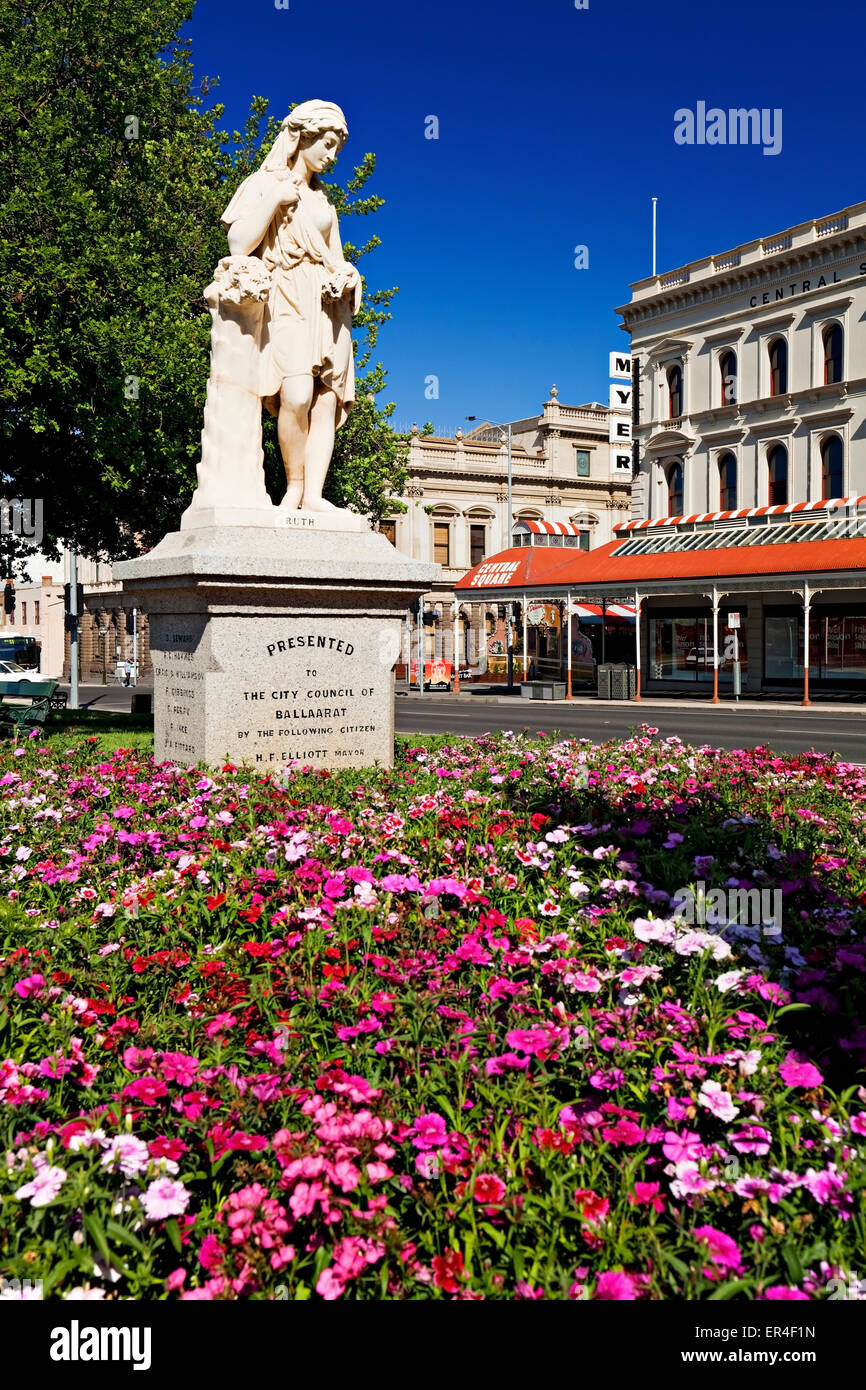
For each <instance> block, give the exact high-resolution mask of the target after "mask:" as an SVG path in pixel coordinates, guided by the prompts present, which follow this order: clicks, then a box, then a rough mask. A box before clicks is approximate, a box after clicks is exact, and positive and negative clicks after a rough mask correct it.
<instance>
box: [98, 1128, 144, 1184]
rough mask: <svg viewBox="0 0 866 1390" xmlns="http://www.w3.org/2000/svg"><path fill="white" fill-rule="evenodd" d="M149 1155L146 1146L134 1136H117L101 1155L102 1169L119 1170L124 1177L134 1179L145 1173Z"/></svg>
mask: <svg viewBox="0 0 866 1390" xmlns="http://www.w3.org/2000/svg"><path fill="white" fill-rule="evenodd" d="M149 1165H150V1154H149V1153H148V1149H147V1145H146V1144H145V1143H143V1142H142V1140H141V1139H136V1137H135V1135H134V1134H118V1135H117V1137H116V1138H114V1139H112V1140H111V1142H110V1143H109V1144H108V1145H107V1147H106V1150H105V1153H104V1154H103V1155H102V1166H103V1168H112V1167H114V1168H119V1169H120V1171H121V1173H123V1175H124V1177H127V1178H134V1177H137V1176H138V1174H139V1173H144V1172H146V1171H147V1168H148V1166H149Z"/></svg>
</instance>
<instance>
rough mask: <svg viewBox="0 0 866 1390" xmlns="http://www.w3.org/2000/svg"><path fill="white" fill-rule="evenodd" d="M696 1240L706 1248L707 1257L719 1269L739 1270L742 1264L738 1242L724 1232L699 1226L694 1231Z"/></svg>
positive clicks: (713, 1227) (710, 1227)
mask: <svg viewBox="0 0 866 1390" xmlns="http://www.w3.org/2000/svg"><path fill="white" fill-rule="evenodd" d="M694 1236H695V1240H697V1241H699V1242H700V1244H701V1245H703V1246H704V1248H705V1250H706V1253H707V1255H708V1256H709V1258H710V1260H711V1261H712V1262H713V1264H714V1265H717V1266H718V1267H719V1269H739V1268H740V1266H741V1264H742V1256H741V1255H740V1250H739V1246H738V1245H737V1243H736V1241H734V1240H731V1237H730V1236H726V1235H725V1233H724V1231H717V1230H716V1228H715V1226H697V1227H695V1231H694Z"/></svg>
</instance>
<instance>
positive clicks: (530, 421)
mask: <svg viewBox="0 0 866 1390" xmlns="http://www.w3.org/2000/svg"><path fill="white" fill-rule="evenodd" d="M610 418H611V412H610V410H609V408H608V407H607V406H606V405H600V404H598V403H596V402H591V403H590V404H587V405H579V406H572V405H565V404H563V403H562V402H561V401H560V400H559V393H558V391H557V389H556V387H555V386H553V387H551V390H550V394H549V396H548V399H547V400H546V401H545V402H544V404H543V406H542V409H541V412H540V414H538V415H531V416H528V417H524V418H523V419H520V420H513V421H511V422H510V423H511V453H512V466H511V472H512V515H511V517H509V516H508V449H507V435H506V425H505V424H496V425H493V424H491V423H490V422H484V423H482V424H480V425H478V426H477V427H476V428H475V429H473V430H472V431H471V432H470V433H468V434H465V435H464V433H463V432H462V431H461V430H457V432H456V434H454V435H453V436H451V437H450V438H446V437H442V436H437V435H422V434H420V433H419V432H418V431H417V429H415V428H413V433H412V439H411V444H410V450H409V466H408V480H407V485H406V492H405V495H404V497H403V498H402V499H401V500H402V502H403V504H404V505H405V507H406V511H405V513H401V514H398V513H396V512H395V513H394V515H393V516H392V517H391V518H387V519H385V520H384V521H383V522H382V524H381V529H382V531H384V532H385V534H386V535H387V536H388V538H389V539H390V540H391V541H392V543H393V544H394V545H395V546H396V548H397V549H398V550H399V551H401V552H402V553H403V554H405V555H411V556H412V557H413V558H415V559H418V560H433V561H435V562H437V563H439V564H440V565H441V566H442V572H441V578H440V579H439V581H438V582H437V583H436V584H435V585H434V587H433V588H432V589H431V591H430V592H429V593H428V594H427V595H425V598H424V609H425V617H426V621H425V632H424V641H423V646H424V650H425V655H426V657H427V658H433V657H442V658H443V659H444V660H446V661H452V660H453V658H454V647H455V626H456V634H457V658H458V664H459V665H461V666H464V667H470V666H471V667H473V668H478V667H480V668H481V669H484V668H485V667H486V666H487V657H488V648H490V649H491V650H493V649H497V648H498V647H503V648H504V646H505V644H506V641H507V638H506V632H505V622H506V613H505V611H504V607H503V606H502V605H497V604H484V603H470V602H467V601H466V600H465V598H464V600H462V601H461V602H460V604H459V607H455V594H454V585H455V584H456V582H457V581H458V579H460V578H461V577H462V576H463V575H464V574H465V573H466V571H467V570H468V569H470V568H471V567H472V566H474V565H476V564H479V563H480V562H481V561H482V560H483V559H484V558H485V556H488V555H492V554H495V553H496V552H497V551H500V550H504V549H506V548H507V547H508V546H509V545H510V544H511V528H512V525H513V524H514V523H515V522H517V521H521V520H524V521H546V522H559V523H565V524H566V525H567V526H569V527H577V528H578V532H579V537H580V546H581V548H583V549H586V550H590V549H593V548H595V547H596V546H598V545H603V544H605V542H607V541H609V540H610V539H611V537H612V535H613V528H614V527H615V526H616V525H618V524H619V523H620V522H622V521H625V520H626V519H627V518H628V516H629V514H630V505H631V499H630V493H631V476H630V475H628V476H626V477H625V478H623V476H622V475H619V476H612V475H611V471H610V442H609V432H610ZM506 423H507V422H506ZM455 619H456V625H455ZM416 635H417V629H416V628H413V626H412V625H411V624H408V623H407V626H406V630H405V633H404V636H405V644H406V650H407V651H408V649H409V644H410V642H411V654H412V657H413V658H414V657H415V656H416V655H417V650H418V646H417V641H416ZM494 664H495V663H494ZM499 664H501V663H499Z"/></svg>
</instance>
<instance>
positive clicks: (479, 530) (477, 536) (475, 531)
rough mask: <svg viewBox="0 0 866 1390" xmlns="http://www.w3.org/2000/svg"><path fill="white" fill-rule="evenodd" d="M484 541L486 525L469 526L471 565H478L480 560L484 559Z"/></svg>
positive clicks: (485, 539)
mask: <svg viewBox="0 0 866 1390" xmlns="http://www.w3.org/2000/svg"><path fill="white" fill-rule="evenodd" d="M486 541H487V527H486V526H477V525H475V526H470V527H469V563H470V565H472V566H473V567H474V566H475V565H480V564H481V561H482V560H483V559H484V551H485V549H486Z"/></svg>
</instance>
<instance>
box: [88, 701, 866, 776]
mask: <svg viewBox="0 0 866 1390" xmlns="http://www.w3.org/2000/svg"><path fill="white" fill-rule="evenodd" d="M64 688H66V689H68V687H64ZM138 690H139V693H141V694H151V693H152V687H151V686H149V685H142V686H139V687H138ZM133 693H134V692H133V690H132V689H125V688H124V687H123V686H117V685H109V686H104V685H82V686H81V687H80V700H81V707H82V709H94V710H102V711H104V712H106V713H108V712H111V713H117V714H121V713H122V714H128V713H129V711H130V707H131V704H132V695H133ZM395 724H396V730H397V732H398V733H400V734H439V733H443V734H444V733H451V734H456V735H465V736H467V737H471V736H472V735H474V734H481V733H485V732H487V731H488V730H490V729H515V730H516V729H524V728H526V729H531V730H534V731H538V730H540V729H543V730H544V731H545V733H551V732H553V731H554V730H558V731H561V732H562V733H565V734H574V735H576V736H577V737H579V738H591V739H594V740H596V741H599V742H603V741H604V740H605V739H608V738H615V737H616V736H617V735H624V734H628V732H629V731H630V730H631V729H633V728H636V727H637V725H639V724H650V725H652V726H653V728H657V729H658V730H659V731H660V732H661V733H662V734H677V735H679V737H680V738H681V739H683V740H684V741H685V742H686V743H695V744H701V743H715V744H718V745H719V747H721V748H743V747H752V746H753V745H755V744H764V745H766V746H768V747H770V748H772V749H774V750H775V751H776V752H777V753H805V752H808V751H809V749H811V748H816V749H818V750H819V751H820V752H823V753H832V752H836V753H838V754H839V756H840V757H842V758H844V759H846V760H847V761H849V762H855V763H866V711H864V710H858V711H855V710H847V709H839V707H838V706H836V707H828V706H823V707H822V706H821V705H815V706H813V707H812V708H811V709H808V710H805V709H802V708H801V706H800V705H794V704H792V705H785V706H778V705H777V706H774V707H770V708H767V707H765V706H761V705H757V704H750V703H749V702H747V701H744V702H743V703H742V704H741V705H739V706H735V705H733V704H732V703H730V702H725V703H723V704H721V705H717V706H711V705H696V704H691V703H689V704H685V703H683V704H675V703H674V702H672V701H671V702H668V703H656V702H655V701H652V700H646V699H644V700H643V701H642V702H641V703H640V704H639V705H636V704H633V703H632V702H631V701H628V702H624V703H622V704H620V703H618V702H616V701H608V700H605V701H603V702H600V701H595V700H575V701H574V702H573V703H569V702H562V701H558V702H556V703H550V702H547V701H540V700H538V701H536V700H524V699H521V698H520V697H519V696H512V697H510V698H509V697H506V696H498V697H496V696H493V697H491V696H486V697H485V696H476V695H470V694H464V695H462V696H459V697H455V696H447V695H429V694H425V695H418V694H417V693H415V694H412V695H401V694H398V695H397V697H396V702H395Z"/></svg>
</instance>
